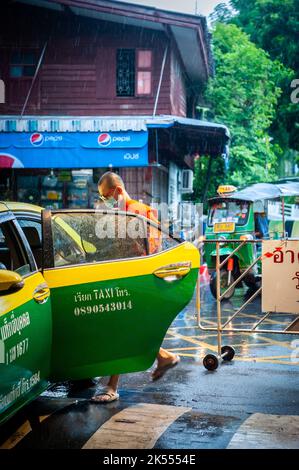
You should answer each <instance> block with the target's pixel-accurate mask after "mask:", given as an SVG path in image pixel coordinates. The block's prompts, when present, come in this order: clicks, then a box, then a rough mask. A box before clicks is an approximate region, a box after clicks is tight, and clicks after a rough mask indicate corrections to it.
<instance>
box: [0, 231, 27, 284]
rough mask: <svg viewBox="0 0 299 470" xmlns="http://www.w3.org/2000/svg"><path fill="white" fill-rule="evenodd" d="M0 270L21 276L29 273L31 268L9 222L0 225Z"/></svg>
mask: <svg viewBox="0 0 299 470" xmlns="http://www.w3.org/2000/svg"><path fill="white" fill-rule="evenodd" d="M0 269H8V270H10V271H16V272H18V273H19V274H20V275H21V276H25V275H27V274H29V273H30V272H31V267H30V264H29V262H28V259H27V257H26V254H25V252H24V247H23V246H22V245H21V242H20V241H19V239H18V237H17V235H16V233H15V229H14V227H13V225H12V224H11V223H10V222H6V223H3V224H1V225H0Z"/></svg>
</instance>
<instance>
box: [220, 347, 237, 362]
mask: <svg viewBox="0 0 299 470" xmlns="http://www.w3.org/2000/svg"><path fill="white" fill-rule="evenodd" d="M221 356H222V359H223V361H227V362H229V361H232V360H233V358H234V356H235V350H234V348H232V347H231V346H222V348H221Z"/></svg>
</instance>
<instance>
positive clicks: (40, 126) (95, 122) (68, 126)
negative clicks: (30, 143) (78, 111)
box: [0, 116, 147, 132]
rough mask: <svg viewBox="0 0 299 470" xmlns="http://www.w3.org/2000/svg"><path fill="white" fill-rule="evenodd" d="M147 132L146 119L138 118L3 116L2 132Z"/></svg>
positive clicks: (0, 120) (1, 122)
mask: <svg viewBox="0 0 299 470" xmlns="http://www.w3.org/2000/svg"><path fill="white" fill-rule="evenodd" d="M142 130H143V131H146V130H147V127H146V123H145V120H144V119H139V118H136V117H126V118H115V117H113V118H110V117H102V116H101V117H83V116H82V117H81V116H79V117H60V116H59V117H58V116H51V117H44V116H28V117H25V118H18V117H16V116H2V117H1V118H0V132H113V131H115V132H119V131H142Z"/></svg>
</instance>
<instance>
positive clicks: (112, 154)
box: [0, 131, 148, 168]
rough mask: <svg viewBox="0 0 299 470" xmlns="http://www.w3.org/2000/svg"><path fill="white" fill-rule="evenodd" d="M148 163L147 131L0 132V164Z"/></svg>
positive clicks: (91, 165) (89, 165)
mask: <svg viewBox="0 0 299 470" xmlns="http://www.w3.org/2000/svg"><path fill="white" fill-rule="evenodd" d="M147 165H148V132H147V131H136V132H132V131H128V132H100V133H99V132H60V133H59V132H33V133H29V132H7V133H5V132H3V133H0V168H100V167H104V168H107V167H109V166H112V167H130V166H147Z"/></svg>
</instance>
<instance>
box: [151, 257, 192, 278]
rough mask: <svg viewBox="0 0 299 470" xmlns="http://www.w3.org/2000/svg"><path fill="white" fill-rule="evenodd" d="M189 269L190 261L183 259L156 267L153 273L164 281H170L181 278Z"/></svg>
mask: <svg viewBox="0 0 299 470" xmlns="http://www.w3.org/2000/svg"><path fill="white" fill-rule="evenodd" d="M190 270H191V261H184V262H182V263H174V264H168V265H166V266H161V268H158V269H156V270H155V271H154V272H153V274H154V275H155V276H156V277H159V278H160V279H164V281H167V282H172V281H178V280H179V279H183V277H185V276H187V274H188V273H189V272H190Z"/></svg>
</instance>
